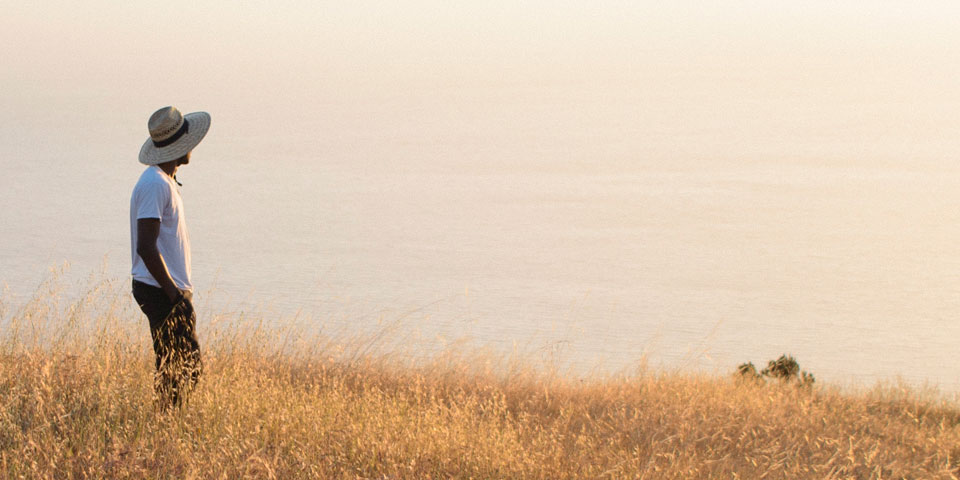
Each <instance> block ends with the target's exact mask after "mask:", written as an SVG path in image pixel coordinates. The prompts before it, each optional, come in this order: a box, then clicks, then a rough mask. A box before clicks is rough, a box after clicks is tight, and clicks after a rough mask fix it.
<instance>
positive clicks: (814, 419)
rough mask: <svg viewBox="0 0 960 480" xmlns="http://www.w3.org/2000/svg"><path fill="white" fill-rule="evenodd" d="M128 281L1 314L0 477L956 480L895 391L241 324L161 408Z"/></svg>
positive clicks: (951, 422)
mask: <svg viewBox="0 0 960 480" xmlns="http://www.w3.org/2000/svg"><path fill="white" fill-rule="evenodd" d="M124 287H125V285H118V284H117V282H109V281H107V282H93V286H92V287H90V288H89V291H88V292H87V293H86V294H85V295H80V296H79V297H78V298H76V299H74V300H72V301H69V302H65V301H63V300H62V297H63V295H62V293H61V292H60V291H59V290H58V287H56V286H54V285H53V283H50V284H47V285H45V286H43V287H41V288H40V289H39V290H38V292H37V293H36V294H35V296H34V298H33V299H31V300H29V301H26V302H23V303H22V304H20V305H11V304H9V303H0V319H2V322H3V325H2V326H3V330H2V335H0V478H9V479H14V478H204V479H206V478H224V479H234V478H279V479H288V478H349V479H355V478H369V479H392V478H398V479H400V478H403V479H408V478H409V479H414V478H416V479H420V478H423V479H426V478H431V479H439V478H477V479H488V478H543V479H562V478H604V479H606V478H611V479H620V478H648V479H657V478H743V479H754V478H816V479H821V478H956V477H957V476H960V473H958V472H960V470H958V468H960V460H958V458H960V426H958V424H960V408H958V405H957V404H956V403H954V402H955V401H952V400H944V399H942V398H941V397H940V396H937V395H934V394H924V393H921V392H918V391H915V390H910V389H907V388H904V387H886V388H881V387H877V388H875V389H873V390H869V391H846V390H840V389H837V388H832V387H830V386H824V385H820V384H816V385H815V386H814V387H813V388H811V389H805V388H798V387H796V386H794V385H792V384H779V383H772V384H766V385H764V384H757V383H753V382H744V381H738V380H736V379H735V378H733V376H732V375H731V376H729V377H708V376H697V375H693V374H682V373H656V372H650V371H643V370H641V371H640V372H639V373H634V374H623V375H609V376H606V377H602V378H595V379H589V380H582V379H576V378H575V377H571V376H564V375H559V374H555V373H550V372H549V371H545V370H543V369H538V368H534V367H532V366H530V365H528V364H525V363H524V362H523V361H522V360H516V359H507V360H501V359H499V358H498V357H496V356H495V355H493V354H490V353H483V352H475V351H471V352H456V353H455V352H453V351H452V350H453V349H451V351H448V352H446V353H439V354H436V355H434V356H433V357H432V358H430V359H428V360H426V361H425V360H422V359H421V360H418V361H416V362H414V361H411V360H408V359H406V357H404V356H402V355H401V354H399V353H397V352H395V351H394V352H391V351H387V350H386V349H378V348H371V345H374V344H376V343H377V342H378V341H379V340H378V338H379V337H378V336H377V335H367V336H363V335H360V334H357V335H356V336H355V337H352V338H351V337H350V336H340V337H339V338H322V337H320V336H315V337H312V338H310V339H309V340H308V339H304V338H300V337H298V336H296V335H293V334H290V333H287V334H278V333H277V332H268V331H267V329H264V328H260V327H256V326H254V327H242V326H241V325H244V324H248V323H250V322H251V319H256V318H255V317H256V316H250V315H239V314H223V315H213V316H206V317H204V316H201V325H200V328H199V333H200V341H201V345H202V347H203V349H204V350H203V353H204V363H205V371H204V377H203V378H202V380H201V382H200V384H199V386H198V388H197V390H196V391H195V392H194V393H193V395H192V397H191V400H190V402H189V404H188V405H186V406H185V407H183V408H182V409H180V410H174V411H172V412H167V413H158V411H157V410H156V409H155V408H154V406H153V392H152V376H153V358H152V350H151V347H150V344H149V330H148V328H147V326H146V321H145V319H143V318H142V317H140V316H138V315H139V311H137V310H135V308H136V307H135V305H133V302H132V300H131V299H130V298H129V295H128V294H126V291H125V290H124ZM278 338H282V339H283V340H278ZM734 368H735V366H731V371H733V370H734ZM814 373H815V372H814Z"/></svg>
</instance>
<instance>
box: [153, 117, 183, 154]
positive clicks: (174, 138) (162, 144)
mask: <svg viewBox="0 0 960 480" xmlns="http://www.w3.org/2000/svg"><path fill="white" fill-rule="evenodd" d="M189 131H190V123H189V122H187V119H186V118H184V119H183V126H181V127H180V130H177V133H174V134H173V135H171V136H170V138H168V139H165V140H161V141H159V142H158V141H156V140H154V141H153V146H155V147H157V148H163V147H166V146H167V145H171V144H173V142H176V141H177V140H179V139H180V137H182V136H184V135H186V134H187V132H189Z"/></svg>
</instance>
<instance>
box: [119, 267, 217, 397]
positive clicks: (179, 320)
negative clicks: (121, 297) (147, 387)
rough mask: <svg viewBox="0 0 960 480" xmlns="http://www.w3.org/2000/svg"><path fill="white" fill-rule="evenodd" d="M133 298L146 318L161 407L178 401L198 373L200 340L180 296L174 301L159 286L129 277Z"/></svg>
mask: <svg viewBox="0 0 960 480" xmlns="http://www.w3.org/2000/svg"><path fill="white" fill-rule="evenodd" d="M133 298H135V299H136V300H137V304H138V305H140V310H142V311H143V313H144V314H145V315H146V316H147V319H148V320H149V321H150V335H151V336H152V337H153V352H154V353H155V354H156V356H157V372H156V375H155V376H154V389H155V390H156V392H157V396H158V397H159V401H160V404H161V406H162V407H167V406H178V405H181V404H182V403H183V402H184V400H185V399H186V396H187V394H188V393H189V391H190V390H191V389H193V387H194V385H196V383H197V379H198V378H199V377H200V372H201V371H202V370H203V364H202V362H201V361H200V343H199V342H198V341H197V334H196V324H197V315H196V313H195V312H194V310H193V303H192V302H191V301H190V299H188V298H186V297H181V298H180V300H179V301H177V302H176V303H175V304H174V303H172V302H170V299H168V298H167V295H166V294H164V293H163V290H162V289H160V288H158V287H154V286H153V285H148V284H146V283H143V282H138V281H136V280H134V281H133Z"/></svg>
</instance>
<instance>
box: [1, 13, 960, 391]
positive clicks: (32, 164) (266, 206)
mask: <svg viewBox="0 0 960 480" xmlns="http://www.w3.org/2000/svg"><path fill="white" fill-rule="evenodd" d="M513 3H514V2H502V3H493V4H486V5H484V6H480V5H468V4H466V3H464V4H462V5H456V4H450V3H449V2H436V3H431V2H416V3H412V4H406V5H403V6H400V5H394V4H389V3H386V4H380V3H363V2H359V3H352V4H351V5H341V4H331V5H325V4H317V3H315V2H288V3H287V4H285V5H274V4H269V3H266V2H263V3H258V2H233V3H228V2H207V3H205V4H203V5H199V4H196V2H169V3H167V4H164V5H162V6H157V5H156V4H146V3H138V2H132V3H130V4H128V5H123V6H117V5H114V4H112V3H110V2H93V3H87V4H85V5H82V6H81V5H74V4H72V3H63V4H59V3H56V2H49V3H45V4H44V6H40V7H37V6H30V5H26V4H23V5H9V6H5V7H4V15H3V17H2V18H0V54H2V55H0V57H2V58H3V67H2V69H0V100H2V104H3V105H4V109H5V111H6V114H5V115H2V116H0V166H2V167H3V169H4V172H5V173H4V175H3V176H2V177H0V212H2V213H0V245H2V247H0V282H3V283H5V284H7V285H8V288H9V290H10V292H11V293H10V294H11V295H14V296H15V297H17V298H24V297H25V296H28V295H30V294H31V293H33V292H34V291H35V289H36V286H37V284H38V283H39V282H40V281H41V280H42V279H43V278H45V277H46V275H47V270H48V268H49V267H50V266H51V265H55V264H60V263H62V262H63V261H69V262H70V263H71V265H72V267H71V271H72V272H74V273H76V274H77V275H80V276H83V275H86V273H87V272H89V271H92V270H95V269H96V268H98V267H99V265H100V264H101V263H102V262H103V259H104V257H105V256H106V259H107V270H108V274H109V275H111V276H114V277H117V278H124V277H125V275H127V273H128V269H129V261H130V260H129V255H130V253H129V232H128V228H129V226H128V223H127V222H128V205H129V204H128V202H129V194H130V190H131V189H132V187H133V184H134V182H135V181H136V178H137V176H138V175H139V172H140V171H141V169H142V166H141V165H139V164H138V163H137V161H136V156H137V152H138V151H139V148H140V145H141V144H142V142H143V141H144V140H145V139H146V137H147V131H146V119H147V117H148V116H149V115H150V113H152V112H153V111H154V110H155V109H156V108H159V107H161V106H164V105H170V104H172V105H175V106H178V107H179V108H181V109H182V110H183V111H185V112H189V111H195V110H206V111H208V112H210V113H211V115H212V116H213V126H212V128H211V131H210V134H209V135H208V137H207V138H206V139H205V140H204V142H203V143H202V144H201V146H200V147H199V148H198V149H197V150H196V151H195V152H194V157H193V161H192V162H191V163H190V165H188V166H186V167H183V169H182V170H181V172H180V174H179V175H178V177H179V178H180V180H181V181H182V182H183V183H184V187H183V190H182V191H183V196H184V201H185V203H186V210H187V216H188V224H189V228H190V234H191V239H192V241H193V258H194V265H193V273H194V280H195V284H197V285H198V288H199V290H200V291H201V292H203V291H204V290H205V289H208V288H212V289H214V291H213V293H212V294H208V296H209V298H210V299H209V302H210V304H209V306H208V307H209V308H208V313H209V312H210V311H211V310H215V309H216V308H218V307H223V308H227V307H229V308H241V309H243V308H266V309H268V310H269V311H271V312H276V313H277V314H278V315H280V316H282V317H284V318H287V317H290V316H292V315H293V314H294V313H295V312H297V311H301V312H302V315H301V319H302V318H308V319H309V320H307V321H309V322H316V323H317V324H318V325H319V324H323V323H331V322H332V323H339V324H345V325H348V326H349V325H356V327H357V328H366V327H370V326H372V325H374V324H375V323H376V322H377V320H378V319H386V320H387V321H389V320H390V319H394V318H398V317H403V316H404V315H407V316H406V317H404V318H406V319H407V320H408V321H409V322H410V323H411V324H413V325H414V326H415V327H416V328H420V329H422V332H423V335H424V337H426V338H433V337H434V336H436V335H442V336H443V337H444V338H447V339H455V338H458V337H461V336H467V337H470V338H472V339H473V340H474V341H475V342H477V343H479V344H488V345H493V346H494V347H496V348H503V349H509V348H511V345H513V344H514V343H518V344H525V345H534V346H537V345H543V347H542V348H543V350H544V351H545V352H549V353H550V354H554V355H558V356H559V357H561V358H562V359H564V360H567V361H571V362H575V363H578V364H579V365H581V366H583V367H584V368H590V367H592V366H594V365H596V364H597V363H601V364H602V365H603V367H604V368H608V369H617V368H622V367H625V366H630V365H633V364H636V363H637V362H640V361H641V360H642V359H644V358H645V359H646V361H647V362H648V363H649V364H650V365H653V366H665V367H667V368H679V369H701V370H707V371H718V372H729V371H732V370H733V368H735V366H736V365H737V364H738V363H741V362H745V361H753V362H755V363H759V362H765V361H766V360H770V359H773V358H776V357H777V356H779V355H780V354H782V353H792V354H794V355H795V356H796V357H797V358H798V360H799V361H800V363H801V365H802V366H803V367H804V368H805V369H807V370H809V371H812V372H813V373H815V374H816V375H817V376H818V378H820V379H825V380H828V381H836V382H854V381H855V382H861V383H864V384H872V383H873V382H875V381H876V380H878V379H893V378H894V377H896V376H898V375H900V376H903V377H904V378H906V379H907V380H909V381H911V382H914V383H920V382H924V381H929V382H932V383H935V384H939V385H940V386H941V387H943V388H944V389H947V390H957V387H958V386H960V382H958V379H960V366H957V365H956V364H955V362H954V361H953V359H954V357H955V352H956V348H955V345H956V343H957V340H958V339H960V322H958V312H960V242H958V241H957V240H958V238H960V228H958V227H957V226H958V225H960V210H958V208H957V206H958V204H960V168H958V167H957V157H958V153H960V140H958V136H957V132H958V131H960V128H958V127H960V120H958V117H957V115H956V106H957V105H958V102H960V84H958V83H957V82H956V78H958V74H960V34H958V33H956V32H958V31H960V28H957V27H960V25H957V24H958V23H960V15H958V14H960V7H958V6H956V5H955V4H954V3H948V2H927V3H925V4H924V5H922V6H917V5H910V6H907V5H902V6H901V5H900V4H896V3H893V2H881V1H875V2H846V3H845V4H844V5H842V6H838V5H835V4H833V3H832V2H820V1H813V2H802V3H787V2H725V3H724V4H723V5H722V6H720V5H716V6H714V5H708V6H704V5H700V4H699V3H700V2H674V3H675V4H674V5H672V6H667V7H664V6H662V5H660V4H658V3H653V2H650V3H643V2H624V3H614V2H602V3H596V4H591V5H581V4H580V3H579V2H578V3H562V2H534V3H527V4H524V5H514V4H513ZM256 305H261V307H252V306H256ZM264 305H265V307H264ZM408 312H412V313H409V314H408ZM131 321H137V319H131ZM201 321H203V318H202V317H201ZM291 321H292V320H291Z"/></svg>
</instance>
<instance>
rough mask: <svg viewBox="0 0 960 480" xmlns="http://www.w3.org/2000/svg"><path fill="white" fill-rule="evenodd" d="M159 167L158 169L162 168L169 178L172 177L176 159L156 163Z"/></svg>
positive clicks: (175, 171) (175, 169) (174, 173)
mask: <svg viewBox="0 0 960 480" xmlns="http://www.w3.org/2000/svg"><path fill="white" fill-rule="evenodd" d="M157 166H158V167H160V170H163V173H166V174H167V175H168V176H169V177H170V178H173V176H174V175H176V173H177V161H176V160H174V161H172V162H166V163H159V164H157Z"/></svg>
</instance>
